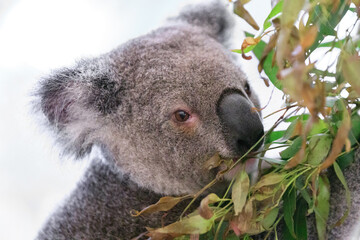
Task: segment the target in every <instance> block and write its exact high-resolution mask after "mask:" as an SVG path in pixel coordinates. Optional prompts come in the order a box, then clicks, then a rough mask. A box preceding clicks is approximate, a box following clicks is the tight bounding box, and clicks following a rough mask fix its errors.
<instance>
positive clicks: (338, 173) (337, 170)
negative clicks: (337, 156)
mask: <svg viewBox="0 0 360 240" xmlns="http://www.w3.org/2000/svg"><path fill="white" fill-rule="evenodd" d="M333 166H334V170H335V173H336V176H337V177H338V178H339V180H340V182H341V183H342V185H343V186H344V188H345V196H346V204H347V209H346V211H345V213H344V215H343V216H342V217H341V218H340V219H339V220H338V221H337V223H336V224H335V226H339V225H341V224H342V223H343V222H344V221H345V219H346V218H347V216H348V215H349V211H350V207H351V193H350V190H349V187H348V185H347V183H346V180H345V177H344V174H343V173H342V171H341V169H340V167H339V165H338V164H337V162H336V161H335V162H334V164H333Z"/></svg>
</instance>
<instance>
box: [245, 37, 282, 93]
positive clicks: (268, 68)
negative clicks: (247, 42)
mask: <svg viewBox="0 0 360 240" xmlns="http://www.w3.org/2000/svg"><path fill="white" fill-rule="evenodd" d="M245 35H246V37H254V35H253V34H251V33H248V32H245ZM266 45H267V44H266V43H265V42H264V41H262V40H261V41H259V43H258V44H257V45H256V46H255V48H254V49H253V53H254V54H255V56H256V58H257V59H258V60H259V61H260V59H261V56H262V53H263V52H264V49H265V47H266ZM273 55H274V50H273V51H271V52H270V53H269V54H268V56H267V57H266V59H265V61H264V65H263V69H264V72H265V74H266V75H267V76H268V78H269V79H270V81H271V82H272V84H274V86H275V87H276V88H278V89H280V90H281V89H282V84H281V82H280V81H279V80H278V79H277V77H276V75H277V73H278V71H279V68H278V67H277V66H276V64H275V65H274V66H273V64H272V59H273Z"/></svg>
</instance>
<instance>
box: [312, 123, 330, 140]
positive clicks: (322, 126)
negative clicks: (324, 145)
mask: <svg viewBox="0 0 360 240" xmlns="http://www.w3.org/2000/svg"><path fill="white" fill-rule="evenodd" d="M327 131H329V125H328V124H327V123H326V122H325V121H324V120H322V119H319V120H318V122H317V123H315V124H314V125H313V126H312V128H311V131H310V132H309V134H308V135H309V136H313V135H316V134H321V133H325V132H327Z"/></svg>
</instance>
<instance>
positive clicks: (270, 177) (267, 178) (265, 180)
mask: <svg viewBox="0 0 360 240" xmlns="http://www.w3.org/2000/svg"><path fill="white" fill-rule="evenodd" d="M285 177H286V173H275V172H271V173H269V174H266V175H264V176H262V177H261V178H260V180H259V181H258V182H257V183H256V184H255V185H254V186H253V188H254V189H255V190H256V189H259V188H261V187H263V186H270V185H274V184H277V183H280V182H281V181H283V180H284V179H285Z"/></svg>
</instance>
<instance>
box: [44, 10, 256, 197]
mask: <svg viewBox="0 0 360 240" xmlns="http://www.w3.org/2000/svg"><path fill="white" fill-rule="evenodd" d="M212 7H214V6H212ZM220 9H222V10H221V11H226V10H225V9H223V8H220ZM205 10H206V9H205ZM209 11H210V10H209ZM217 11H220V10H217ZM221 11H220V13H219V14H218V15H215V16H214V15H206V19H205V20H206V21H205V20H204V19H202V18H204V16H203V15H199V13H197V12H191V10H190V11H185V13H184V14H182V15H180V16H179V17H178V18H176V19H173V20H172V22H171V23H169V24H168V25H167V26H165V27H163V28H160V29H158V30H156V31H154V32H152V33H150V34H148V35H145V36H142V37H139V38H137V39H134V40H131V41H129V42H127V43H125V44H124V45H122V46H120V47H119V48H117V49H115V50H114V51H112V52H110V53H107V54H104V55H103V56H100V57H99V58H96V59H90V60H83V61H81V62H79V63H78V65H77V66H75V67H74V68H71V69H62V70H59V71H57V72H55V73H54V74H53V75H52V76H50V77H48V78H47V79H44V80H43V81H42V83H41V86H40V90H39V92H38V95H39V96H40V104H39V106H40V108H41V110H42V111H43V112H44V113H45V116H46V117H47V118H48V120H49V123H50V126H52V128H54V129H55V131H56V132H57V133H58V136H59V141H60V142H61V143H62V144H63V145H64V147H65V152H68V153H71V154H75V155H76V156H77V157H81V156H83V155H85V154H87V153H88V152H89V151H90V150H91V148H92V146H93V145H98V146H100V147H101V148H102V150H103V152H104V155H105V157H106V159H107V160H108V161H113V162H115V163H116V165H117V166H118V168H119V170H120V171H121V172H122V173H124V174H128V175H129V176H130V178H131V179H132V180H133V181H134V182H136V183H137V184H138V185H140V186H142V187H145V188H148V189H151V190H153V191H155V192H157V193H161V194H175V195H178V194H189V193H195V192H196V191H198V190H200V189H201V188H202V187H203V186H204V185H206V184H207V183H209V182H210V181H211V180H212V179H213V178H214V177H215V175H216V173H217V170H216V169H213V170H211V171H208V170H207V169H205V168H204V163H205V161H206V160H208V159H209V158H210V157H211V156H213V155H214V154H215V153H219V154H220V156H222V157H223V158H237V157H240V156H241V155H242V154H244V153H245V152H246V151H247V150H248V149H249V148H250V147H251V146H252V145H254V144H255V143H256V142H257V140H258V139H259V138H260V137H261V136H262V135H263V126H262V123H261V120H260V115H259V113H258V112H256V111H253V110H252V108H253V107H257V108H259V102H258V99H257V97H256V95H255V93H254V92H253V91H252V89H251V88H250V86H249V84H248V82H247V80H246V77H245V74H244V73H243V72H242V71H241V70H240V69H239V67H238V66H237V65H236V64H235V63H234V61H233V59H232V57H231V53H230V52H229V51H228V50H227V49H226V48H225V47H224V45H223V44H222V43H221V42H220V40H221V36H220V32H223V31H224V28H225V26H224V25H228V23H226V21H225V20H226V19H225V18H227V17H224V16H226V15H225V14H224V13H222V12H221ZM202 14H206V11H205V13H203V11H202ZM207 18H208V19H207ZM199 19H202V21H200V20H199Z"/></svg>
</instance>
